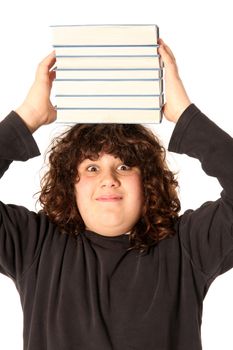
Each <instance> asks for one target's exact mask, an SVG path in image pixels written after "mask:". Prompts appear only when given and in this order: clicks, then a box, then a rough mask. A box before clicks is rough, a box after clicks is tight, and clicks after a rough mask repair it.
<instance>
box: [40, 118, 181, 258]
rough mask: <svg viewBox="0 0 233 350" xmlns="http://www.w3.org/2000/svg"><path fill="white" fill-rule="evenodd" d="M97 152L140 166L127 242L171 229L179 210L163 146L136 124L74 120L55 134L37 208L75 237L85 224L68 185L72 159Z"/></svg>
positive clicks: (136, 245)
mask: <svg viewBox="0 0 233 350" xmlns="http://www.w3.org/2000/svg"><path fill="white" fill-rule="evenodd" d="M101 152H104V153H107V154H111V155H114V156H117V157H118V158H120V159H121V160H122V161H123V162H124V163H125V164H126V165H129V166H138V167H139V168H140V170H141V175H142V183H143V191H144V198H145V199H144V206H143V210H142V215H141V218H140V219H139V220H138V222H137V223H136V225H135V226H134V227H133V229H132V230H131V232H130V235H129V239H130V242H131V244H130V248H129V249H138V250H140V251H141V252H144V251H145V250H147V249H148V248H149V247H150V246H152V245H154V244H156V243H158V241H160V240H162V239H164V238H165V237H168V236H169V237H170V236H173V235H174V234H175V230H174V222H175V220H176V218H177V217H178V213H179V211H180V201H179V199H178V195H177V191H176V189H177V186H178V182H177V180H176V179H175V175H174V174H173V173H172V172H171V171H170V170H169V169H168V166H167V163H166V160H165V157H166V151H165V148H164V147H163V146H162V144H161V143H160V141H159V139H158V138H157V136H155V135H154V133H153V132H152V131H151V130H150V129H149V128H147V127H145V126H143V125H140V124H76V125H74V126H73V127H71V128H70V129H69V130H68V131H66V132H64V133H63V134H61V135H60V136H59V137H56V138H55V139H54V140H53V142H52V143H51V145H50V148H49V152H48V154H49V169H48V171H47V172H46V173H45V175H44V176H43V178H42V180H41V192H40V196H39V201H40V203H41V206H42V208H43V211H44V212H45V213H46V214H47V215H48V217H49V218H50V219H51V220H52V221H53V222H54V223H55V224H56V225H57V226H58V227H59V229H60V231H61V232H62V233H68V234H71V235H73V236H74V237H76V238H77V236H78V235H79V233H80V232H81V231H83V230H85V224H84V222H83V219H82V217H81V215H80V213H79V210H78V207H77V204H76V197H75V190H74V186H75V184H76V183H77V181H78V172H77V168H78V165H79V164H80V163H81V162H82V161H83V160H84V159H86V158H89V159H92V160H96V159H98V157H99V154H100V153H101Z"/></svg>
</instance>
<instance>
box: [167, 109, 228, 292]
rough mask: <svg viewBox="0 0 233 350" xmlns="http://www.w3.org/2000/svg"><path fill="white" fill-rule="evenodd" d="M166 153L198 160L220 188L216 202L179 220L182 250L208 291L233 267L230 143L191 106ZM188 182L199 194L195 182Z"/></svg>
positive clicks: (178, 126) (176, 129)
mask: <svg viewBox="0 0 233 350" xmlns="http://www.w3.org/2000/svg"><path fill="white" fill-rule="evenodd" d="M168 150H169V151H172V152H176V153H180V154H187V155H188V156H190V157H194V158H196V159H198V160H199V161H200V162H201V166H202V169H203V170H204V171H205V172H206V174H207V175H209V176H213V177H215V178H217V179H218V181H219V183H220V185H221V186H222V191H221V193H220V198H219V199H217V200H216V201H207V202H206V203H204V204H203V205H201V206H200V208H198V209H196V210H187V211H185V212H184V214H183V215H182V216H181V217H180V220H179V229H178V231H179V235H180V240H181V244H182V246H183V249H184V250H185V251H186V254H188V255H189V257H190V259H191V261H192V263H193V264H194V265H195V266H196V267H197V268H198V269H199V270H200V271H201V272H202V273H204V275H205V276H206V281H207V285H206V286H207V288H208V286H209V285H210V283H211V282H212V281H213V280H214V278H216V277H217V276H218V275H220V274H222V273H224V272H226V271H227V270H229V269H230V268H232V267H233V139H232V137H231V136H230V135H228V134H227V133H226V132H225V131H223V130H222V129H221V128H219V127H218V126H217V125H216V124H215V123H214V122H213V121H211V120H210V119H209V118H208V117H207V116H205V115H204V114H203V113H202V112H201V111H200V110H199V109H198V108H197V107H196V106H195V105H194V104H191V105H190V106H189V107H188V108H187V109H186V110H185V111H184V112H183V114H182V115H181V117H180V119H179V120H178V122H177V124H176V126H175V129H174V131H173V134H172V137H171V140H170V143H169V146H168ZM190 181H191V184H192V186H196V188H197V190H198V183H195V179H191V180H190Z"/></svg>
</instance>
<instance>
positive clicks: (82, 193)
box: [75, 179, 92, 206]
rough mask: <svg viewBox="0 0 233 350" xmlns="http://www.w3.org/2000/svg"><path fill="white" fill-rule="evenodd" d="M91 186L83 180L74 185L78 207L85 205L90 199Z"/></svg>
mask: <svg viewBox="0 0 233 350" xmlns="http://www.w3.org/2000/svg"><path fill="white" fill-rule="evenodd" d="M91 193H92V186H91V184H90V183H89V182H88V181H86V180H85V179H80V180H79V181H78V182H77V184H76V185H75V197H76V201H77V204H78V206H79V205H82V204H83V203H85V201H87V200H88V198H90V197H91Z"/></svg>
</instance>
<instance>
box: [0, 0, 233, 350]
mask: <svg viewBox="0 0 233 350" xmlns="http://www.w3.org/2000/svg"><path fill="white" fill-rule="evenodd" d="M231 6H232V2H231V1H230V0H229V1H227V0H222V1H214V0H212V1H210V0H206V1H204V0H201V1H200V0H195V1H194V0H193V1H187V0H180V1H175V0H173V1H168V0H159V1H156V0H153V1H150V0H143V1H137V0H133V1H131V0H130V1H129V0H128V1H127V0H118V1H113V0H106V1H105V0H99V1H97V0H96V1H94V0H92V1H88V0H86V1H77V0H76V1H70V0H66V1H59V0H57V1H53V0H52V1H49V0H47V1H46V2H45V1H43V0H41V1H36V2H35V1H32V0H30V1H26V0H21V1H16V0H15V1H13V0H8V1H6V2H5V3H4V5H1V8H0V38H1V41H0V42H1V54H0V101H1V103H0V107H1V109H0V110H1V113H0V115H1V118H3V117H4V116H5V115H7V114H8V112H9V111H10V110H12V109H15V108H17V107H18V105H19V104H20V103H21V102H22V101H23V99H24V97H25V95H26V93H27V90H28V88H29V86H30V84H31V82H32V80H33V77H34V73H35V69H36V67H37V63H38V62H39V61H40V60H41V59H42V58H43V57H44V56H46V55H47V54H48V53H49V52H50V51H51V50H52V46H51V45H52V43H51V33H50V28H49V26H50V25H52V24H157V25H158V26H159V27H160V36H161V37H162V38H163V39H164V41H165V42H166V43H167V44H168V45H169V46H170V47H171V49H172V50H173V52H174V54H175V56H176V59H177V63H178V66H179V71H180V75H181V77H182V80H183V82H184V85H185V87H186V90H187V92H188V94H189V96H190V99H191V100H192V102H194V103H195V104H196V105H197V106H198V107H199V108H200V109H201V110H202V111H203V112H204V113H205V114H206V115H207V116H208V117H209V118H211V119H212V120H214V121H215V122H216V123H217V124H218V125H219V126H221V127H222V128H223V129H224V130H226V131H227V132H228V133H230V134H231V135H233V122H232V118H233V111H232V81H233V68H232V62H233V49H232V34H233V21H232V8H231ZM172 129H173V125H172V124H170V123H168V122H166V121H163V123H162V124H161V125H159V126H155V127H154V130H155V132H156V133H158V135H160V136H161V138H162V140H163V141H164V144H165V145H167V144H168V141H169V137H170V135H171V132H172ZM59 131H60V130H59V128H58V127H57V126H55V125H51V126H47V127H42V128H41V129H40V130H38V131H37V132H36V133H35V138H36V140H37V142H38V144H39V147H40V150H41V153H42V155H41V156H40V157H38V158H36V159H33V160H30V161H28V162H26V163H15V164H13V165H12V166H11V168H10V170H9V171H8V172H7V174H6V175H5V176H4V178H3V179H2V181H1V185H0V193H1V200H2V201H4V202H6V203H16V204H22V205H25V206H27V207H28V208H30V209H32V210H34V209H35V198H33V196H32V195H33V194H34V193H35V192H36V191H38V190H39V171H40V169H41V166H42V163H43V154H44V152H45V149H46V147H47V146H48V144H49V141H50V139H51V137H52V136H53V135H54V134H55V133H57V132H59ZM168 159H169V163H170V165H171V167H172V169H174V170H179V172H180V173H179V182H180V187H181V190H180V198H181V201H182V211H184V210H185V209H187V208H193V209H194V208H197V207H198V206H199V205H200V204H201V203H202V202H204V201H206V200H215V199H217V198H218V196H219V193H220V191H221V188H220V186H219V184H218V183H217V181H216V180H215V179H213V178H210V177H208V176H207V175H205V174H204V172H203V171H202V170H201V167H200V165H199V163H198V161H196V160H193V159H189V158H188V157H186V156H178V155H174V154H172V155H169V157H168ZM232 314H233V271H232V270H231V271H229V272H227V273H225V274H224V275H222V276H220V277H218V278H217V279H216V280H215V281H214V283H213V284H212V286H211V288H210V290H209V292H208V294H207V296H206V298H205V301H204V313H203V326H202V340H203V349H204V350H219V349H224V350H232V349H233V337H232V325H233V315H232ZM22 322H23V317H22V310H21V305H20V299H19V296H18V293H17V291H16V288H15V287H14V284H13V282H12V281H11V280H10V279H9V278H7V277H5V276H2V275H1V276H0V348H1V349H4V350H15V349H22V348H23V341H22V331H23V326H22V325H23V323H22ZM190 342H191V339H190ZM67 350H68V349H67ZM122 350H124V349H122Z"/></svg>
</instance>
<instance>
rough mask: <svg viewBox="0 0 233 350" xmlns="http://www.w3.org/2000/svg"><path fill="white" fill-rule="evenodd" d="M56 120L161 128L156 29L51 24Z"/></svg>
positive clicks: (161, 100) (161, 93)
mask: <svg viewBox="0 0 233 350" xmlns="http://www.w3.org/2000/svg"><path fill="white" fill-rule="evenodd" d="M51 29H52V43H53V47H54V49H55V53H56V66H57V68H56V79H55V82H54V85H55V94H56V95H55V99H56V105H57V121H58V122H64V123H69V122H71V123H160V122H161V120H162V105H163V103H164V98H163V96H164V95H163V68H162V65H161V61H160V56H159V54H158V46H159V45H158V38H159V28H158V26H157V25H53V26H51Z"/></svg>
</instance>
